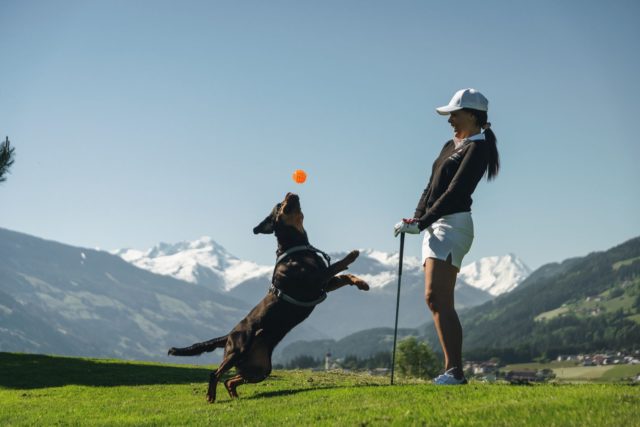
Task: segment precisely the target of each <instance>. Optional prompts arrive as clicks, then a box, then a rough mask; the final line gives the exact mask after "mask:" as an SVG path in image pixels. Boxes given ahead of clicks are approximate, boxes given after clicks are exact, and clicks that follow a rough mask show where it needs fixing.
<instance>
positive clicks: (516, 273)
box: [458, 254, 531, 296]
mask: <svg viewBox="0 0 640 427" xmlns="http://www.w3.org/2000/svg"><path fill="white" fill-rule="evenodd" d="M529 274H531V269H530V268H529V267H527V266H526V265H525V263H524V262H522V260H521V259H519V258H518V257H516V256H515V255H513V254H509V255H504V256H492V257H486V258H481V259H479V260H478V261H475V262H472V263H471V264H469V265H466V266H464V267H462V268H461V269H460V274H459V275H458V277H459V278H460V279H462V280H464V281H465V282H466V283H467V284H469V285H471V286H473V287H474V288H478V289H482V290H483V291H486V292H489V293H490V294H491V295H493V296H498V295H501V294H504V293H506V292H511V291H512V290H513V289H515V288H516V287H517V286H518V285H519V284H520V283H522V281H523V280H524V279H526V278H527V277H528V276H529Z"/></svg>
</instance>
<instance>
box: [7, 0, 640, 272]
mask: <svg viewBox="0 0 640 427" xmlns="http://www.w3.org/2000/svg"><path fill="white" fill-rule="evenodd" d="M638 18H640V6H639V3H638V2H635V1H613V2H611V1H609V2H605V1H597V2H596V1H573V2H554V1H537V2H512V1H487V2H482V3H478V2H471V1H456V2H435V1H395V2H391V1H268V2H265V1H242V2H238V1H228V2H227V1H202V2H194V1H182V2H176V1H171V2H169V1H166V2H164V1H142V0H141V1H135V2H131V1H101V2H98V1H77V2H76V1H59V2H57V1H56V2H54V1H44V2H35V1H11V0H5V1H2V2H0V58H1V61H2V66H1V67H0V134H1V136H5V135H8V136H9V137H10V139H11V141H12V143H13V144H14V146H15V148H16V154H17V159H16V163H15V165H14V167H13V170H12V174H11V175H10V176H9V177H8V180H7V181H6V182H5V183H4V184H1V185H0V227H3V228H8V229H12V230H16V231H21V232H25V233H28V234H33V235H36V236H40V237H44V238H48V239H53V240H57V241H60V242H64V243H69V244H73V245H77V246H84V247H100V248H103V249H115V248H123V247H133V248H138V249H143V248H147V247H150V246H152V245H154V244H156V243H157V242H159V241H164V242H175V241H180V240H191V239H195V238H198V237H200V236H202V235H209V236H211V237H213V238H214V239H215V240H216V241H218V242H219V243H220V244H222V245H223V246H225V247H226V248H227V249H228V250H229V251H230V252H231V253H233V254H235V255H237V256H239V257H240V258H243V259H249V260H253V261H257V262H260V263H265V264H269V263H272V262H273V259H274V250H275V242H274V239H273V238H272V237H270V236H254V235H253V234H252V232H251V230H252V228H253V226H254V225H256V224H257V223H258V222H259V221H260V220H261V219H262V218H264V216H265V215H266V214H267V213H268V212H269V211H270V209H271V208H272V207H273V205H274V204H275V203H276V202H277V201H279V200H280V199H281V198H282V197H283V196H284V194H285V193H286V192H288V191H295V192H297V193H298V194H300V196H301V202H302V207H303V211H304V212H305V226H306V228H307V231H308V233H309V236H310V239H311V242H312V243H313V244H314V245H316V246H317V247H320V248H322V249H324V250H327V251H343V250H349V249H352V248H375V249H378V250H383V251H389V252H390V251H397V249H398V240H396V239H394V238H393V234H392V227H393V224H394V223H395V222H397V221H398V220H399V219H400V218H402V217H407V216H411V215H412V214H413V211H414V208H415V205H416V203H417V201H418V198H419V196H420V194H421V192H422V190H423V188H424V186H425V184H426V181H427V179H428V178H429V173H430V169H431V163H432V162H433V160H434V159H435V157H436V156H437V154H438V153H439V150H440V149H441V147H442V145H443V144H444V142H446V140H448V139H449V138H450V137H451V129H450V127H449V125H448V123H447V122H446V118H443V117H441V116H438V115H437V114H436V113H435V111H434V108H435V107H436V106H439V105H443V104H446V103H447V102H448V101H449V99H450V98H451V96H452V95H453V93H454V92H455V91H456V90H458V89H460V88H465V87H475V88H477V89H479V90H480V91H482V92H483V93H484V94H485V95H486V96H487V97H488V98H489V101H490V111H489V119H490V121H491V122H492V123H493V129H494V131H495V133H496V134H497V137H498V147H499V150H500V155H501V160H502V169H501V172H500V175H499V176H498V179H497V180H496V181H494V182H491V183H487V182H486V180H485V181H483V182H481V183H480V185H479V187H478V189H477V190H476V193H475V195H474V205H473V216H474V221H475V226H476V239H475V242H474V245H473V248H472V250H471V252H470V253H469V255H468V256H467V258H466V259H465V263H466V262H470V261H473V260H475V259H478V258H480V257H483V256H491V255H502V254H506V253H515V254H516V255H518V256H520V257H521V258H522V259H523V260H524V261H525V262H526V263H528V264H529V265H530V266H531V267H534V268H536V267H539V266H540V265H542V264H543V263H546V262H551V261H560V260H563V259H565V258H568V257H573V256H579V255H585V254H587V253H589V252H592V251H594V250H603V249H607V248H609V247H611V246H613V245H615V244H618V243H621V242H623V241H624V240H626V239H629V238H631V237H635V236H637V235H640V197H639V196H640V194H639V193H640V191H639V189H638V184H639V183H640V167H638V159H640V148H639V146H640V144H639V143H638V141H637V137H636V136H635V135H634V134H633V133H634V132H635V131H633V129H635V125H636V124H637V123H638V117H640V101H639V100H640V79H638V76H640V58H639V54H638V49H637V43H638V41H639V40H640V26H638V25H637V21H638ZM632 131H633V132H632ZM298 168H302V169H304V170H306V171H307V173H308V175H309V177H308V181H307V183H305V184H303V185H297V184H295V183H294V182H293V181H292V179H291V174H292V172H293V171H294V170H295V169H298ZM420 243H421V237H416V236H408V237H407V244H406V249H405V250H406V252H407V253H408V254H409V255H415V256H417V255H418V254H419V249H420Z"/></svg>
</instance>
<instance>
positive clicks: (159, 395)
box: [0, 353, 640, 426]
mask: <svg viewBox="0 0 640 427" xmlns="http://www.w3.org/2000/svg"><path fill="white" fill-rule="evenodd" d="M208 374H209V370H208V369H207V368H205V367H202V366H185V365H162V364H156V363H141V362H125V361H118V360H97V359H80V358H66V357H52V356H40V355H25V354H9V353H0V425H52V424H56V425H58V424H63V425H67V424H77V425H136V426H140V425H220V424H223V425H438V426H441V425H453V426H475V425H477V426H485V425H486V426H512V425H531V426H549V425H580V426H589V425H593V426H620V425H625V426H637V425H640V420H639V419H638V417H637V408H638V406H639V405H640V387H637V386H630V385H624V384H589V385H536V386H530V387H523V386H508V385H495V384H494V385H489V384H482V383H471V384H470V385H468V386H463V387H437V386H433V385H431V384H428V383H421V382H419V381H400V382H399V384H398V385H395V386H388V385H387V384H388V379H387V378H383V377H372V376H368V375H357V374H341V373H324V372H311V371H275V372H274V374H273V375H272V376H271V377H269V378H268V379H267V380H266V381H264V382H262V383H260V384H250V385H245V386H242V387H240V388H239V392H240V396H241V397H240V399H236V400H230V399H229V397H228V396H227V395H226V393H224V392H223V390H222V387H221V388H220V390H219V401H218V402H217V403H215V404H213V405H210V404H207V403H205V396H204V395H205V389H206V379H207V377H208Z"/></svg>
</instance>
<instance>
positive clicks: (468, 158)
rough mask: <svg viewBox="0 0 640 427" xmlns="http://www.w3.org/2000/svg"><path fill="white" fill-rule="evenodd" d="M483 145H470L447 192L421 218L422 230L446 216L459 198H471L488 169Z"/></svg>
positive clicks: (479, 143)
mask: <svg viewBox="0 0 640 427" xmlns="http://www.w3.org/2000/svg"><path fill="white" fill-rule="evenodd" d="M482 143H483V142H482V141H474V142H471V143H470V144H469V146H468V148H467V150H466V153H465V155H464V157H463V159H462V162H461V163H460V166H459V167H458V170H457V171H456V174H455V175H454V177H453V179H452V180H451V183H449V186H448V187H447V190H446V191H445V192H444V193H442V195H441V196H440V197H439V198H438V200H436V202H435V203H434V204H433V205H432V206H431V208H430V209H429V210H427V211H426V212H424V213H423V214H422V215H421V216H420V217H419V218H420V221H419V225H420V230H424V229H425V228H427V227H428V226H430V225H431V224H433V223H434V222H435V221H437V220H438V219H439V218H440V217H442V216H443V215H446V213H447V211H448V210H449V209H450V207H451V204H452V203H453V201H454V200H456V199H457V198H459V197H465V196H466V197H471V194H473V191H474V190H475V188H476V186H477V185H478V182H479V181H480V179H482V175H484V173H485V171H486V169H487V154H486V149H485V147H484V146H483V145H482ZM425 203H426V202H425Z"/></svg>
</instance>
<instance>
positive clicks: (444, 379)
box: [433, 368, 467, 385]
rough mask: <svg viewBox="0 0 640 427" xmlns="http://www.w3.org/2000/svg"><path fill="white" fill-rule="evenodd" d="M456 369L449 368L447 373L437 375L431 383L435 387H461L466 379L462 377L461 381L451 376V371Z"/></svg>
mask: <svg viewBox="0 0 640 427" xmlns="http://www.w3.org/2000/svg"><path fill="white" fill-rule="evenodd" d="M455 369H456V368H451V369H449V370H448V371H445V373H444V374H442V375H438V376H437V377H435V378H434V379H433V383H434V384H435V385H462V384H466V383H467V379H466V378H465V377H462V378H461V379H457V378H456V377H454V376H453V371H455Z"/></svg>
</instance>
